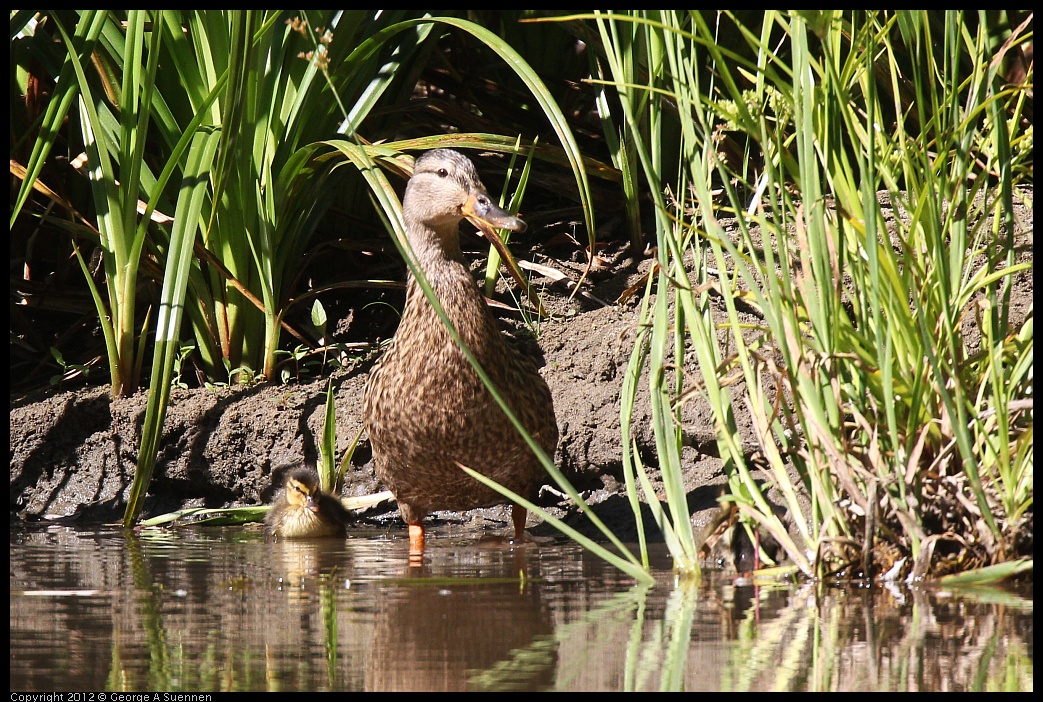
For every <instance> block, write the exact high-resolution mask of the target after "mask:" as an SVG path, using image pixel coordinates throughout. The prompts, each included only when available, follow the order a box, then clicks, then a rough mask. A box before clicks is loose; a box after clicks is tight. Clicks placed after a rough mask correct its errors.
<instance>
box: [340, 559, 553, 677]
mask: <svg viewBox="0 0 1043 702" xmlns="http://www.w3.org/2000/svg"><path fill="white" fill-rule="evenodd" d="M347 544H348V546H349V547H350V546H351V545H352V542H351V541H349V542H347ZM453 555H454V557H453V559H452V560H451V561H446V560H443V559H438V558H433V559H428V561H429V563H426V564H424V565H422V566H420V567H415V566H413V565H412V563H411V565H410V567H409V568H408V569H407V570H405V571H404V572H403V577H401V578H397V579H395V578H392V579H390V580H388V581H387V582H386V583H385V585H384V586H383V587H381V588H380V589H379V591H378V593H377V596H376V597H374V598H373V599H372V600H371V601H370V603H369V605H368V609H367V612H369V613H370V614H369V616H368V617H367V618H366V620H367V621H370V622H372V629H371V630H370V631H369V632H367V633H371V636H367V638H366V640H367V655H366V656H365V661H366V667H365V678H364V686H363V687H364V689H366V690H367V691H371V692H405V691H413V692H416V691H419V690H424V691H430V692H436V691H446V692H456V691H460V692H464V691H470V692H474V691H494V690H495V691H533V692H535V691H543V690H548V689H553V686H554V685H555V683H556V682H557V678H558V675H559V643H558V638H557V637H555V636H554V632H555V627H554V623H553V621H552V619H553V618H552V616H551V612H550V609H549V608H548V606H547V604H546V602H545V601H544V599H543V596H542V588H541V587H540V586H539V585H538V584H528V585H526V584H525V581H524V580H518V579H517V576H518V571H519V569H524V570H526V571H529V568H528V565H529V564H528V562H527V561H528V559H529V557H530V556H531V555H532V554H527V553H525V552H524V550H522V549H515V550H513V551H511V552H505V551H503V550H501V549H491V550H490V549H483V548H480V547H478V546H476V545H471V546H462V547H459V548H457V549H454V554H453ZM432 560H433V561H436V564H435V566H434V567H432V566H431V565H430V561H432ZM464 573H467V574H469V575H467V576H465V577H464V578H461V577H460V576H461V575H462V574H464ZM539 573H540V571H539V568H538V566H537V567H536V573H535V574H536V575H537V578H536V580H535V583H538V582H539V580H540V578H539V577H538V576H539ZM475 575H477V576H479V577H477V578H475V577H472V576H475ZM407 661H408V665H406V664H405V662H407Z"/></svg>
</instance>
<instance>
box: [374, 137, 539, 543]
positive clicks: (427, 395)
mask: <svg viewBox="0 0 1043 702" xmlns="http://www.w3.org/2000/svg"><path fill="white" fill-rule="evenodd" d="M402 209H403V218H404V221H405V225H406V233H407V237H408V241H409V244H410V247H411V249H412V252H413V255H414V256H415V259H416V262H417V264H418V266H419V268H420V269H421V270H422V271H423V273H424V277H425V278H426V279H427V281H428V283H429V284H430V286H431V288H432V290H433V291H434V294H435V296H436V297H437V298H438V301H439V303H440V304H441V306H442V308H443V310H444V311H445V314H446V316H447V317H448V318H449V320H450V322H452V324H453V326H454V327H455V328H456V331H457V333H458V334H459V335H460V337H461V339H462V340H463V342H464V344H466V345H467V347H468V348H469V349H470V351H471V353H472V354H473V355H474V356H475V358H476V359H477V360H478V362H479V364H480V365H481V366H482V368H484V369H485V372H486V373H487V374H488V375H489V377H490V378H491V379H492V382H493V384H494V385H495V386H496V387H497V388H498V389H499V392H500V393H501V394H502V396H503V398H504V400H505V401H506V403H507V405H508V406H509V407H510V408H511V410H512V412H513V413H514V414H515V416H516V417H518V419H519V420H520V421H521V423H522V424H523V425H524V426H525V428H526V429H527V430H528V432H529V433H530V434H531V435H532V436H533V437H534V438H535V439H536V441H537V442H538V443H539V445H540V446H541V447H542V448H543V450H544V451H545V452H546V453H547V454H548V455H550V456H553V455H554V450H555V447H556V446H557V442H558V426H557V422H556V420H555V416H554V406H553V402H552V399H551V393H550V389H549V388H548V387H547V383H546V382H545V381H544V380H543V378H542V377H541V376H540V374H539V370H538V367H537V365H536V363H535V360H534V359H533V358H531V357H529V356H526V355H523V354H521V353H519V351H518V350H517V349H516V348H515V347H513V346H512V345H509V344H508V343H507V340H506V339H505V337H504V336H503V335H502V334H501V332H500V330H499V327H498V326H497V323H496V321H495V320H494V318H493V316H492V314H491V313H490V311H489V308H488V306H487V305H486V303H485V298H484V297H483V296H482V294H481V293H480V292H479V289H478V287H477V284H476V283H475V280H474V278H473V277H472V275H471V272H470V269H469V268H468V266H467V263H466V262H465V261H464V257H463V254H462V253H461V250H460V239H459V231H458V226H459V223H460V220H461V219H462V218H464V217H465V216H466V217H468V218H470V219H477V220H480V221H481V222H483V223H485V224H487V225H490V226H492V227H499V228H508V229H513V230H516V231H521V230H523V229H524V228H525V223H524V222H522V221H521V220H520V219H518V218H517V217H513V216H511V215H509V214H508V213H506V212H504V211H503V210H501V209H500V208H498V207H497V206H496V205H495V204H493V203H492V202H491V201H490V200H489V196H488V194H487V192H486V190H485V187H484V186H483V185H482V183H481V181H480V180H479V179H478V174H477V173H476V171H475V168H474V165H473V164H472V163H471V161H470V160H469V159H467V158H466V157H465V156H463V155H462V154H460V153H459V152H456V151H452V150H449V149H437V150H434V151H429V152H427V153H425V154H423V155H421V156H420V157H419V158H418V159H417V160H416V166H415V168H414V172H413V176H412V178H411V179H410V180H409V183H408V185H407V186H406V192H405V197H404V198H403V203H402ZM363 416H364V421H365V426H366V431H367V433H368V435H369V439H370V442H371V444H372V448H373V459H374V465H375V469H376V473H377V476H378V477H379V478H380V479H381V480H382V481H383V482H384V484H385V485H386V486H387V487H388V489H389V490H391V491H392V492H393V493H394V494H395V497H396V499H397V500H398V504H399V509H400V511H401V513H402V518H403V519H404V520H405V521H406V523H408V524H409V525H410V535H411V542H412V537H413V533H414V529H416V530H417V532H418V533H419V537H420V541H419V543H420V546H421V548H422V544H423V528H422V526H420V523H421V520H423V518H424V517H425V516H426V515H427V514H429V513H430V512H433V511H437V510H468V509H474V508H478V507H488V506H492V505H496V504H502V503H504V502H506V501H507V500H505V499H504V498H503V497H502V496H501V495H500V494H499V493H497V492H496V491H494V490H492V489H490V488H487V487H485V486H484V485H482V484H481V483H479V482H477V481H476V480H474V479H473V478H471V477H470V476H468V475H467V474H466V473H464V471H462V470H460V468H459V467H458V466H457V463H460V464H462V465H464V466H467V467H469V468H472V469H474V470H477V471H478V472H480V473H483V474H484V475H486V476H488V477H489V478H491V479H493V480H495V481H496V482H498V483H500V484H501V485H504V486H506V487H507V488H509V489H511V490H513V491H514V492H516V493H518V494H520V495H522V496H524V497H526V498H529V497H532V496H534V494H535V491H536V490H537V488H538V487H539V485H540V484H542V482H543V479H544V477H545V471H544V469H543V467H542V466H541V465H540V463H539V461H538V459H537V458H536V456H535V455H534V454H533V452H532V450H531V449H530V448H529V446H528V445H527V444H526V443H525V441H524V440H523V439H522V437H521V436H520V435H519V434H518V432H517V431H516V429H515V428H514V426H513V425H512V424H511V422H510V421H509V420H508V419H507V416H506V415H505V414H504V413H503V411H502V410H501V409H500V407H499V405H497V403H496V401H495V400H494V399H493V397H492V395H491V394H490V393H489V391H488V390H487V389H486V388H485V386H484V385H483V383H482V381H481V379H480V378H479V377H478V375H477V374H476V373H475V371H474V368H473V367H472V366H471V364H470V362H469V361H468V360H467V358H466V357H465V356H464V354H463V353H462V352H461V351H460V349H459V347H458V346H457V344H456V342H455V341H454V340H453V338H452V336H451V335H450V334H449V332H448V330H447V329H446V327H445V325H444V323H443V322H442V320H441V319H440V318H439V317H438V314H437V313H436V312H435V310H434V308H433V307H432V305H431V304H430V302H429V301H428V300H427V298H426V297H425V295H424V292H423V290H422V289H421V287H420V285H419V284H418V283H417V281H416V279H415V278H414V277H413V276H412V275H410V276H409V280H408V283H407V288H406V305H405V309H404V311H403V313H402V319H401V322H400V323H399V327H398V330H397V332H396V333H395V337H394V340H393V342H392V344H391V346H390V347H389V349H388V351H387V352H386V353H385V355H384V357H383V358H382V359H381V361H380V363H379V365H378V366H377V367H376V369H375V370H374V371H373V372H372V373H371V375H370V378H369V381H368V383H367V387H366V394H365V400H364V407H363ZM524 522H525V510H524V509H520V510H519V507H518V506H515V526H516V529H517V531H518V535H519V536H520V532H521V530H522V529H523V528H524Z"/></svg>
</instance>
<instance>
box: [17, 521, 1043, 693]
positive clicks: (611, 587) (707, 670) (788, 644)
mask: <svg viewBox="0 0 1043 702" xmlns="http://www.w3.org/2000/svg"><path fill="white" fill-rule="evenodd" d="M431 546H432V547H431V548H430V549H429V550H428V553H427V556H426V559H425V561H424V564H423V565H422V566H420V567H411V566H410V564H409V560H408V544H407V542H406V540H405V539H387V538H386V537H385V536H384V535H382V534H380V533H367V534H353V535H352V536H350V537H349V538H348V539H346V540H345V539H320V540H314V541H296V542H295V541H279V542H276V543H266V542H265V541H264V540H263V538H262V536H261V534H260V533H259V531H254V530H250V529H243V528H239V529H234V528H227V529H212V530H205V529H198V528H197V529H184V530H169V531H166V530H154V531H147V532H144V533H143V534H141V535H134V534H130V533H126V532H123V531H122V530H114V529H111V530H110V529H102V530H78V531H77V530H73V529H70V528H65V527H61V528H52V529H48V530H42V531H25V530H16V531H13V532H12V536H11V555H10V572H11V576H10V585H11V642H10V643H11V689H12V690H15V691H33V692H42V691H71V690H78V691H84V690H93V691H101V690H109V691H146V690H147V691H152V690H171V691H222V690H233V691H234V690H259V691H261V690H320V691H321V690H346V691H362V690H393V689H402V690H463V689H470V690H496V691H499V690H599V691H600V690H604V691H614V690H682V689H683V690H687V691H698V690H706V691H720V690H732V691H760V690H775V689H779V690H800V691H806V690H873V691H883V690H916V691H920V690H923V691H935V690H978V689H1018V690H1031V689H1032V680H1033V666H1032V636H1033V632H1032V599H1031V593H1030V592H1029V593H1027V594H1026V595H1025V596H1021V597H1019V596H1016V595H1013V594H1011V593H1009V592H1001V591H991V592H988V593H985V594H982V593H980V592H979V593H977V594H974V595H971V594H968V593H960V592H942V591H935V590H930V589H925V588H915V589H910V588H905V587H897V586H894V587H892V588H890V589H888V588H883V587H879V586H876V587H872V588H840V587H814V586H811V585H805V586H795V585H792V584H786V583H760V582H757V583H750V582H749V581H742V583H741V584H740V583H738V582H733V580H732V579H730V578H727V577H724V576H723V575H722V574H720V573H717V572H714V571H706V573H705V575H704V580H703V582H702V583H694V582H689V581H676V580H675V578H674V577H673V576H672V575H671V574H670V573H669V572H668V571H660V572H659V578H658V584H657V585H656V586H655V587H654V588H638V587H634V586H633V585H632V583H631V582H630V581H627V580H626V579H625V578H623V577H622V576H620V574H619V573H618V572H617V571H615V570H614V569H612V568H611V567H610V566H607V565H605V564H604V563H602V562H601V561H599V560H598V559H596V558H595V557H593V556H589V555H588V554H586V553H585V552H583V551H582V550H580V549H579V548H578V547H576V546H574V545H572V544H568V543H562V542H546V541H544V542H539V543H530V544H527V545H526V546H524V547H521V548H510V547H507V546H504V545H502V544H496V543H493V544H484V543H476V542H474V541H473V540H464V541H462V542H458V541H454V540H453V539H452V538H446V537H444V536H443V537H440V538H438V539H434V540H432V542H431ZM520 573H524V575H523V576H522V575H520Z"/></svg>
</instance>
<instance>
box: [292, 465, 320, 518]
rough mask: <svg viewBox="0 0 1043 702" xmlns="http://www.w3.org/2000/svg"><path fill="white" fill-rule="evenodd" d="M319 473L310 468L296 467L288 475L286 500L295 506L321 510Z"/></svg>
mask: <svg viewBox="0 0 1043 702" xmlns="http://www.w3.org/2000/svg"><path fill="white" fill-rule="evenodd" d="M319 495H320V488H319V474H318V473H316V472H315V471H313V470H311V469H310V468H296V469H294V470H293V471H292V472H291V473H290V474H289V475H288V476H286V501H287V502H288V503H290V504H291V505H293V506H295V507H304V508H305V509H309V510H311V511H312V512H318V511H319Z"/></svg>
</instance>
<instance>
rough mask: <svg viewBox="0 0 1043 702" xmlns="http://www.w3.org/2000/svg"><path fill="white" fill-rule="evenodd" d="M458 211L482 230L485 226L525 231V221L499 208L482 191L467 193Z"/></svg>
mask: <svg viewBox="0 0 1043 702" xmlns="http://www.w3.org/2000/svg"><path fill="white" fill-rule="evenodd" d="M460 211H461V212H462V213H463V215H464V217H467V219H468V220H470V222H471V224H473V225H474V226H476V227H478V229H479V230H481V231H483V232H484V231H485V229H487V228H493V229H510V230H511V231H512V232H523V231H525V226H526V225H525V222H523V221H521V220H520V219H518V218H517V217H515V216H514V215H512V214H511V213H509V212H506V211H504V210H501V209H500V208H499V207H497V206H496V203H494V202H493V201H492V200H490V199H489V196H488V195H487V194H486V193H484V192H477V193H471V194H470V195H468V196H467V201H466V202H464V204H463V206H462V207H461V208H460ZM483 224H484V225H485V226H484V227H483V226H482V225H483Z"/></svg>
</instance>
